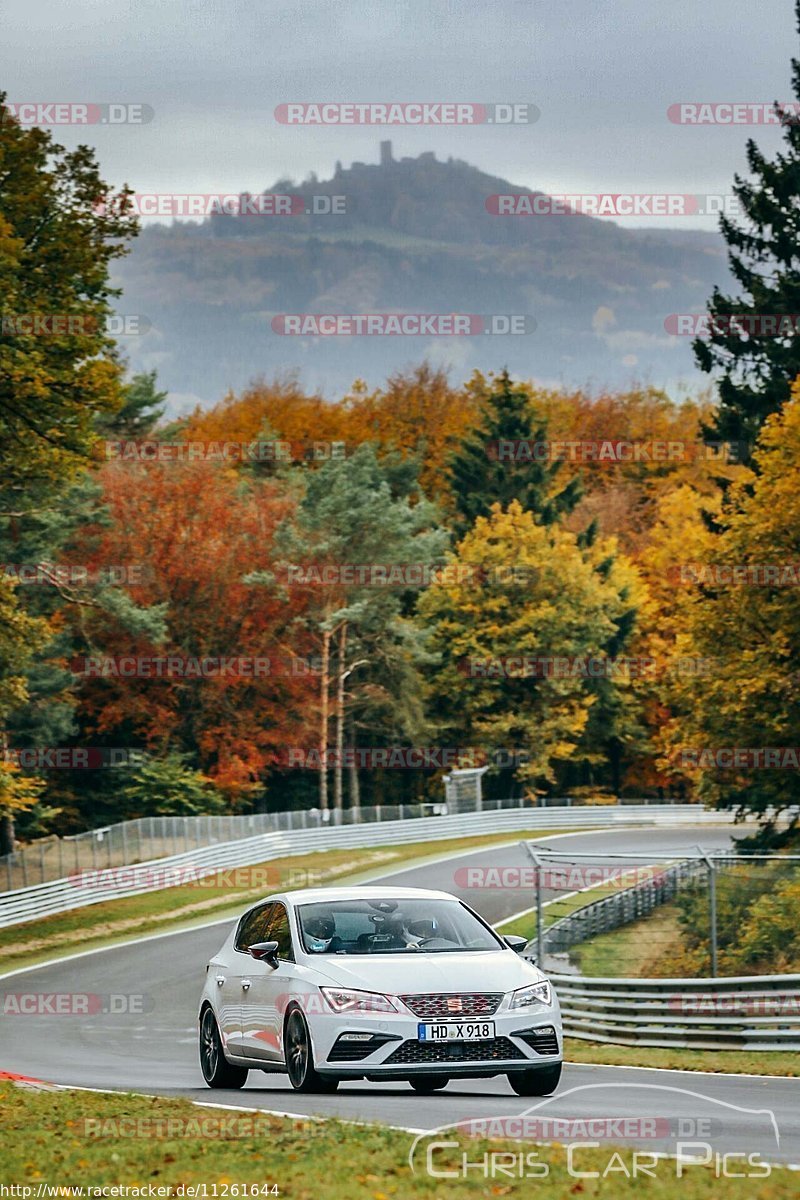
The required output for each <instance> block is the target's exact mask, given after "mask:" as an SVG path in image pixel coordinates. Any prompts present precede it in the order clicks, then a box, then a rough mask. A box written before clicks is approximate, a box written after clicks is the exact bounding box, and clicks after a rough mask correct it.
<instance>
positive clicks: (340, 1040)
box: [310, 1007, 563, 1079]
mask: <svg viewBox="0 0 800 1200" xmlns="http://www.w3.org/2000/svg"><path fill="white" fill-rule="evenodd" d="M474 1019H482V1018H474ZM485 1019H486V1020H491V1021H492V1022H493V1023H494V1037H493V1038H491V1039H487V1040H483V1041H461V1040H453V1041H420V1039H419V1025H420V1023H421V1020H420V1018H419V1017H417V1016H414V1015H412V1014H410V1013H408V1014H407V1013H386V1014H383V1013H381V1014H375V1013H372V1014H368V1015H367V1014H363V1015H362V1014H358V1015H352V1014H349V1015H348V1014H340V1015H337V1014H331V1016H330V1017H328V1016H323V1015H321V1014H320V1015H316V1016H315V1017H314V1018H313V1020H312V1021H311V1022H310V1026H311V1040H312V1043H313V1046H314V1062H315V1065H316V1069H317V1071H318V1072H319V1074H320V1075H325V1076H328V1077H331V1078H337V1079H363V1078H367V1079H408V1078H410V1077H412V1076H416V1075H430V1074H437V1075H439V1074H441V1075H448V1076H455V1075H461V1076H473V1077H474V1076H484V1077H486V1076H491V1075H501V1074H503V1075H505V1074H508V1073H510V1072H515V1071H531V1070H536V1069H537V1068H544V1067H550V1066H553V1065H554V1064H557V1063H559V1062H560V1061H561V1058H562V1053H563V1046H562V1034H561V1020H560V1014H559V1012H558V1010H557V1008H544V1007H540V1008H537V1010H536V1011H535V1012H532V1011H526V1010H525V1009H519V1010H515V1011H513V1012H499V1013H496V1014H495V1015H494V1016H492V1017H487V1018H485ZM368 1039H369V1040H368Z"/></svg>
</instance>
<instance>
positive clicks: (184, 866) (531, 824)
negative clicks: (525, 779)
mask: <svg viewBox="0 0 800 1200" xmlns="http://www.w3.org/2000/svg"><path fill="white" fill-rule="evenodd" d="M728 820H731V814H730V813H722V812H715V811H712V812H708V811H706V810H704V809H703V808H702V806H701V805H699V804H669V805H667V804H664V805H646V804H641V805H633V804H624V805H622V804H620V805H597V806H595V805H586V806H582V807H573V806H570V807H566V806H565V807H547V808H513V809H500V810H496V811H493V812H473V813H462V814H459V815H455V816H431V817H417V818H413V819H410V820H404V821H386V822H382V828H381V829H380V830H378V829H377V828H376V826H375V825H374V824H372V823H369V824H363V825H341V826H333V827H328V828H323V829H308V830H297V829H295V830H291V831H286V832H277V833H266V834H259V835H257V836H256V837H248V838H242V839H240V840H239V841H235V842H225V843H222V844H220V845H216V846H204V847H201V848H199V849H196V850H190V851H187V852H186V853H185V854H175V855H171V856H170V857H168V858H159V859H151V860H150V861H149V862H144V863H137V864H135V865H133V866H128V867H121V868H111V869H109V870H108V871H107V872H105V873H104V872H103V871H98V872H97V876H98V881H97V883H96V885H95V886H92V885H89V884H87V882H86V881H85V880H84V879H80V881H78V880H76V879H75V878H73V879H70V878H66V879H58V880H54V881H53V882H51V883H42V884H37V885H36V886H34V887H28V888H19V889H17V890H15V891H9V892H4V893H2V894H0V928H2V927H5V926H8V925H16V924H19V923H21V922H23V921H33V920H36V919H37V918H38V917H44V916H49V915H51V914H53V913H60V912H66V911H68V910H69V909H74V908H84V907H85V906H87V905H90V904H100V903H102V902H103V901H104V900H114V899H118V898H120V897H122V896H135V895H139V894H141V893H142V892H149V891H155V890H160V888H163V887H168V886H171V885H170V883H169V882H168V881H165V876H166V875H167V874H168V872H169V869H170V868H174V869H175V872H176V874H180V872H183V873H184V874H189V873H191V872H192V871H198V872H200V871H203V872H205V873H209V872H212V871H222V870H225V869H227V868H232V867H244V866H252V865H254V864H255V863H263V862H269V861H270V860H271V859H274V858H280V857H283V856H287V855H293V854H307V853H309V852H311V851H315V850H333V849H342V848H349V847H353V848H356V847H359V846H370V847H372V846H379V845H401V844H403V843H408V842H433V841H438V840H441V839H443V838H453V837H469V836H470V835H472V834H481V833H503V832H505V831H508V833H509V834H511V833H514V832H515V831H518V830H522V829H525V830H528V829H543V830H544V829H563V828H572V827H577V828H587V829H597V828H604V827H612V826H614V825H679V824H691V825H695V824H719V823H721V822H723V821H728Z"/></svg>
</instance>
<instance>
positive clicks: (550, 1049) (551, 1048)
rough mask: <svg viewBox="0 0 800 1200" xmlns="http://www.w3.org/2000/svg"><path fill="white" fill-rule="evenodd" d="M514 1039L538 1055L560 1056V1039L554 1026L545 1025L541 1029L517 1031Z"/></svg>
mask: <svg viewBox="0 0 800 1200" xmlns="http://www.w3.org/2000/svg"><path fill="white" fill-rule="evenodd" d="M514 1037H518V1038H519V1039H520V1041H523V1042H525V1044H526V1046H530V1048H531V1050H535V1051H536V1053H537V1054H558V1038H557V1036H556V1031H555V1029H553V1026H552V1025H543V1026H542V1028H541V1029H520V1030H517V1029H515V1030H514Z"/></svg>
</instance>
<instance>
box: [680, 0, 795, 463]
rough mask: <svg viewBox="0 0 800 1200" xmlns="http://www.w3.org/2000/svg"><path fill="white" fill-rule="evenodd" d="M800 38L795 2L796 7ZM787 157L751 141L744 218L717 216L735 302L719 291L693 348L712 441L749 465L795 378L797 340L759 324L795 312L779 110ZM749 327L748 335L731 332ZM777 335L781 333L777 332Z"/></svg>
mask: <svg viewBox="0 0 800 1200" xmlns="http://www.w3.org/2000/svg"><path fill="white" fill-rule="evenodd" d="M795 11H796V14H797V22H798V30H799V31H800V0H795ZM792 86H793V91H794V95H795V96H796V98H797V100H798V101H800V59H797V58H794V59H792ZM775 112H776V114H777V115H778V117H779V119H780V120H781V124H782V125H783V127H784V128H783V136H784V141H785V143H786V149H785V150H784V151H783V152H781V153H778V154H777V155H776V156H775V158H774V159H772V160H768V159H767V158H765V156H764V155H763V154H762V153H761V151H760V150H759V149H758V147H757V146H756V144H755V142H754V141H753V140H752V139H751V140H749V141H748V143H747V163H748V167H749V169H750V172H751V174H752V176H753V178H752V179H751V180H746V179H743V178H742V177H741V176H739V175H736V176H735V180H734V186H733V194H734V196H735V197H736V199H737V200H738V202H739V206H740V209H741V216H740V217H738V218H736V219H731V218H730V217H727V216H722V217H721V219H720V229H721V232H722V235H723V237H724V238H725V241H726V242H727V244H728V261H729V264H730V268H731V271H732V273H733V276H734V278H735V279H736V281H737V283H738V284H739V285H740V290H741V294H740V295H739V296H729V295H724V294H723V293H722V291H720V289H719V288H715V289H714V293H713V295H712V297H711V299H710V300H709V302H708V313H709V316H710V318H711V320H710V322H709V326H710V328H709V332H708V334H707V335H705V336H703V337H700V338H698V339H697V340H696V341H695V343H694V353H695V359H696V361H697V364H698V366H699V367H700V369H701V370H703V371H705V372H708V373H711V372H713V371H720V372H721V377H720V379H719V385H718V388H719V400H720V404H719V409H718V412H717V416H716V420H715V423H714V426H713V427H711V428H707V429H706V431H705V432H706V436H707V438H708V439H709V440H722V441H725V442H729V443H733V445H734V447H735V449H736V451H737V453H738V457H739V459H740V460H741V461H743V462H746V463H749V461H750V457H751V453H752V446H753V443H754V442H755V439H756V437H757V436H758V432H759V430H760V428H761V426H762V424H763V423H764V421H765V420H766V418H767V417H768V416H769V415H770V414H771V413H774V412H777V411H778V410H779V409H780V407H781V405H782V404H783V403H784V401H786V400H788V398H789V388H790V385H791V383H792V381H793V380H794V379H795V378H796V377H797V375H798V374H800V335H799V334H798V333H796V332H793V331H792V329H791V327H790V326H791V322H790V321H789V322H785V324H786V332H785V334H783V335H781V334H780V333H778V335H777V336H776V332H775V330H774V329H773V328H772V327H771V325H770V324H769V323H768V322H766V321H765V320H764V318H770V317H772V318H780V317H782V316H783V317H786V316H787V315H791V314H796V313H798V312H800V203H798V201H799V200H800V119H798V116H797V115H796V114H794V113H791V112H789V111H787V110H786V109H784V108H783V107H782V106H781V105H780V104H779V103H778V102H776V104H775ZM732 317H735V318H738V319H739V320H738V322H737V325H739V326H742V325H743V326H744V327H745V329H746V328H747V327H748V326H749V327H750V328H751V330H752V332H749V333H745V332H741V331H740V329H737V328H733V329H732V328H731V324H732V322H731V318H732ZM778 328H780V326H778Z"/></svg>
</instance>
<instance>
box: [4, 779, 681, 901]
mask: <svg viewBox="0 0 800 1200" xmlns="http://www.w3.org/2000/svg"><path fill="white" fill-rule="evenodd" d="M572 803H573V801H572V800H571V799H569V798H562V799H556V798H553V799H550V798H548V799H547V800H545V799H544V798H542V799H541V800H540V801H539V804H540V805H541V806H542V807H544V806H545V805H547V806H553V805H555V806H556V807H559V808H561V807H564V806H565V805H566V806H568V807H569V806H571V805H572ZM621 803H625V804H634V805H639V804H647V805H650V804H662V803H664V801H661V800H636V801H633V800H625V801H621ZM507 808H526V809H528V808H530V804H529V803H528V801H526V800H524V799H523V798H521V797H518V798H514V799H510V798H503V799H500V800H483V801H481V800H480V798H478V797H476V796H474V795H473V796H459V797H454V796H450V797H449V798H448V799H447V800H445V801H439V802H431V803H423V804H372V805H364V806H363V807H358V808H346V809H330V810H329V813H328V821H327V822H326V821H324V820H323V814H322V813H321V812H320V810H319V809H315V808H312V809H294V810H288V811H285V812H271V813H247V814H239V815H234V814H231V815H228V816H210V815H207V816H197V817H189V816H184V817H138V818H135V819H134V820H131V821H119V822H117V823H116V824H113V825H104V826H102V827H100V828H97V829H88V830H87V831H86V832H85V833H77V834H73V835H70V836H68V837H63V838H59V837H44V838H38V839H37V840H36V841H35V842H32V843H31V844H30V845H28V846H22V847H20V848H18V849H17V850H16V851H15V852H14V853H13V854H6V855H2V856H0V892H2V891H9V892H10V891H13V890H14V889H15V888H22V887H30V886H32V885H33V884H36V883H47V882H48V881H49V880H55V879H64V877H65V876H66V875H68V874H70V873H71V872H73V871H82V870H97V869H99V868H101V867H119V866H127V865H129V864H131V863H137V862H149V861H150V859H153V858H165V857H167V856H169V855H173V854H183V853H185V852H186V851H188V850H197V849H199V848H200V847H201V846H217V845H219V844H220V843H221V842H238V841H241V840H242V838H246V837H255V836H256V835H257V834H259V833H280V832H285V831H292V830H306V829H325V828H328V826H329V825H363V824H369V823H377V822H381V823H382V822H384V821H407V820H410V819H413V818H415V817H425V816H432V815H443V814H450V815H455V814H458V813H469V812H495V811H498V810H503V809H507Z"/></svg>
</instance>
